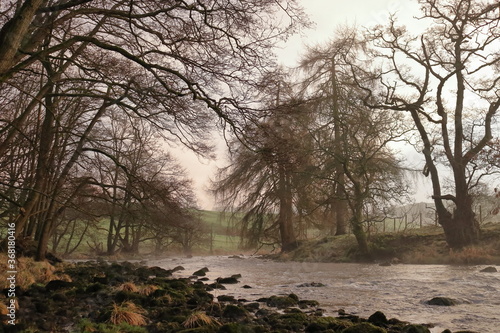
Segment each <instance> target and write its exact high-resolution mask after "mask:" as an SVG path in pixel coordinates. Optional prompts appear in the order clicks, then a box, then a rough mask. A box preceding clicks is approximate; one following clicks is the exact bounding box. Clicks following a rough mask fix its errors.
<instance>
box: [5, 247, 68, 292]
mask: <svg viewBox="0 0 500 333" xmlns="http://www.w3.org/2000/svg"><path fill="white" fill-rule="evenodd" d="M16 269H17V274H16V285H17V286H19V287H21V288H22V289H27V288H28V287H29V286H31V285H32V284H33V283H42V284H46V283H48V282H49V281H52V280H65V281H71V278H70V277H69V276H68V275H60V274H56V270H57V268H56V267H55V266H52V265H51V264H49V263H48V262H46V261H35V260H33V258H28V257H19V258H17V265H16ZM7 271H9V269H7V256H6V255H5V254H2V255H0V272H2V273H0V289H4V288H8V286H7V283H8V281H7V279H6V276H4V275H5V274H6V273H5V272H7Z"/></svg>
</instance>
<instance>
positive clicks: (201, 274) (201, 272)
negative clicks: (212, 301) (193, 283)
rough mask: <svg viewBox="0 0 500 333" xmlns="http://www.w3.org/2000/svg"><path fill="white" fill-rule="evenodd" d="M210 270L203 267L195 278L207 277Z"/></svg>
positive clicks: (196, 273)
mask: <svg viewBox="0 0 500 333" xmlns="http://www.w3.org/2000/svg"><path fill="white" fill-rule="evenodd" d="M207 272H208V268H206V267H203V268H202V269H199V270H197V271H196V272H194V273H193V275H194V276H205V275H207Z"/></svg>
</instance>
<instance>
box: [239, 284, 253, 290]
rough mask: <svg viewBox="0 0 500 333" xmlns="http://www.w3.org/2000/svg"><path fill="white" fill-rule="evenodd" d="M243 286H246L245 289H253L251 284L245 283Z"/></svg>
mask: <svg viewBox="0 0 500 333" xmlns="http://www.w3.org/2000/svg"><path fill="white" fill-rule="evenodd" d="M241 288H244V289H252V287H251V286H249V285H248V284H245V285H244V286H243V287H241Z"/></svg>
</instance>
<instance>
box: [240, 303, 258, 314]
mask: <svg viewBox="0 0 500 333" xmlns="http://www.w3.org/2000/svg"><path fill="white" fill-rule="evenodd" d="M243 307H244V308H245V309H247V310H248V311H251V312H255V311H257V310H259V308H260V304H259V303H257V302H252V303H248V304H245V305H243Z"/></svg>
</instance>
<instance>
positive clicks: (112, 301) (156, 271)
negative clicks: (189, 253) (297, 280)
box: [2, 262, 450, 333]
mask: <svg viewBox="0 0 500 333" xmlns="http://www.w3.org/2000/svg"><path fill="white" fill-rule="evenodd" d="M63 267H64V268H62V271H61V272H59V276H63V277H64V278H63V279H57V280H52V281H50V282H48V283H47V284H33V285H31V286H30V287H29V288H27V289H26V290H22V289H18V290H17V297H18V298H17V300H18V303H19V308H18V309H17V313H16V318H17V322H16V325H9V324H8V323H7V322H6V321H5V320H6V319H7V318H6V317H5V314H3V315H4V318H2V320H3V324H4V326H3V328H4V331H5V332H109V333H113V332H116V333H118V332H130V333H133V332H136V333H138V332H186V333H187V332H206V333H211V332H214V333H215V332H221V333H232V332H234V333H243V332H256V333H261V332H262V333H264V332H343V333H350V332H359V333H384V332H387V333H389V332H405V333H420V332H429V329H428V327H426V325H417V324H410V323H406V322H402V321H400V320H398V319H391V318H386V316H385V315H384V314H383V313H382V312H380V311H374V312H373V314H372V315H371V316H369V317H368V318H361V317H359V316H356V315H352V314H349V313H346V312H345V311H343V310H342V309H339V311H338V315H337V316H326V315H325V314H324V311H323V310H322V309H321V304H318V302H316V301H314V300H307V299H299V297H298V296H297V295H295V294H286V295H281V294H280V295H269V296H268V297H260V298H258V299H235V297H234V296H228V295H224V289H225V285H227V284H235V283H238V279H239V278H240V275H238V274H235V275H233V276H227V277H220V278H219V279H212V280H209V279H208V278H206V277H205V276H204V271H205V272H206V271H208V270H209V268H202V269H200V270H198V271H197V272H193V275H192V276H191V277H190V278H173V277H172V274H173V273H174V272H175V271H178V270H183V267H180V266H179V267H173V268H172V269H164V268H160V267H146V266H141V265H139V264H133V263H129V262H122V263H107V262H81V263H73V264H65V265H64V266H63ZM194 273H196V274H194ZM241 288H251V286H249V285H242V286H241ZM214 295H217V296H214ZM3 297H6V296H5V295H4V296H3ZM445 332H450V331H448V330H446V331H445Z"/></svg>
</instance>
